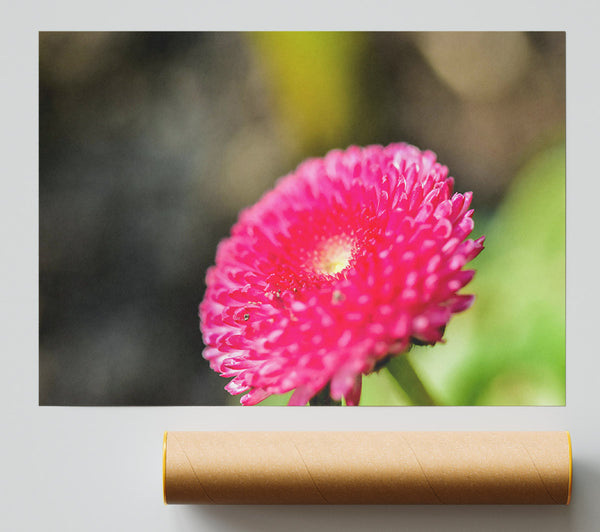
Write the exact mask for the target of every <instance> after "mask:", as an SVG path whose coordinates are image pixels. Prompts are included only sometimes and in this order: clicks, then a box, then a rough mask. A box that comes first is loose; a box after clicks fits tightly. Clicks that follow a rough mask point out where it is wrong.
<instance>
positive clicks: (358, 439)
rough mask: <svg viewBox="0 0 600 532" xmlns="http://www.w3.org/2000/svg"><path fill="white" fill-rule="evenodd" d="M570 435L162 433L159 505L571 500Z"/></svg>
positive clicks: (521, 433)
mask: <svg viewBox="0 0 600 532" xmlns="http://www.w3.org/2000/svg"><path fill="white" fill-rule="evenodd" d="M571 463H572V460H571V440H570V436H569V433H568V432H166V433H165V436H164V446H163V487H164V499H165V503H168V504H173V503H180V504H186V503H187V504H569V500H570V496H571V477H572V473H571V472H572V467H571Z"/></svg>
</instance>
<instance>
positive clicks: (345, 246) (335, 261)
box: [307, 235, 353, 275]
mask: <svg viewBox="0 0 600 532" xmlns="http://www.w3.org/2000/svg"><path fill="white" fill-rule="evenodd" d="M352 248H353V242H352V239H351V238H350V237H349V236H347V235H337V236H334V237H332V238H329V239H327V240H324V241H322V242H320V243H319V244H318V245H317V246H316V247H315V249H314V251H313V252H312V254H311V255H310V257H309V260H308V261H307V267H308V268H309V269H311V270H313V271H314V272H315V273H321V274H325V275H336V274H338V273H340V272H342V271H343V270H345V269H346V268H347V267H348V266H349V265H350V260H351V259H352Z"/></svg>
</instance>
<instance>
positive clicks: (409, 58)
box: [39, 32, 566, 406]
mask: <svg viewBox="0 0 600 532" xmlns="http://www.w3.org/2000/svg"><path fill="white" fill-rule="evenodd" d="M39 75H40V77H39V160H40V174H39V224H40V225H39V229H40V232H39V251H40V252H39V313H40V319H39V403H40V405H240V404H241V405H245V406H252V405H257V406H269V405H290V406H304V405H310V406H323V405H327V406H332V405H336V406H410V405H418V406H422V405H439V406H442V405H452V406H460V405H564V404H565V366H566V353H565V194H566V174H565V122H566V120H565V112H566V109H565V107H566V106H565V91H566V88H565V34H564V33H563V32H408V33H407V32H200V33H195V32H191V33H168V32H153V33H139V32H136V33H127V32H125V33H123V32H119V33H112V32H101V33H94V32H42V33H40V35H39Z"/></svg>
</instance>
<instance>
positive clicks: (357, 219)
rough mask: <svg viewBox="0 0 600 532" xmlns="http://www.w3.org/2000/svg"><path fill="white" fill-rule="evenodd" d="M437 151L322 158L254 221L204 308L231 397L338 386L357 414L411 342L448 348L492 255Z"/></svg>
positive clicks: (263, 204)
mask: <svg viewBox="0 0 600 532" xmlns="http://www.w3.org/2000/svg"><path fill="white" fill-rule="evenodd" d="M447 176H448V169H447V168H446V167H445V166H442V165H441V164H439V163H437V162H436V156H435V154H434V153H432V152H430V151H425V152H421V151H419V150H418V149H417V148H415V147H413V146H409V145H406V144H392V145H389V146H387V147H381V146H368V147H366V148H359V147H355V146H353V147H350V148H348V149H347V150H345V151H340V150H335V151H331V152H329V153H328V154H327V155H326V156H325V157H324V158H322V159H310V160H308V161H306V162H304V163H303V164H301V165H300V166H299V167H298V169H297V170H296V171H295V172H294V173H292V174H289V175H287V176H286V177H284V178H282V179H281V180H280V181H279V182H278V184H277V186H276V187H275V188H274V189H273V190H271V191H270V192H268V193H267V194H266V195H265V196H263V198H262V199H261V200H260V201H259V202H258V203H257V204H256V205H254V206H253V207H250V208H248V209H246V210H244V211H243V212H242V213H241V214H240V217H239V220H238V222H237V223H236V224H235V225H234V227H233V229H232V231H231V236H230V237H229V238H227V239H225V240H223V241H222V242H221V243H220V244H219V247H218V250H217V258H216V266H213V267H212V268H210V269H209V270H208V273H207V276H206V283H207V291H206V295H205V297H204V301H203V302H202V304H201V305H200V318H201V329H202V333H203V336H204V341H205V344H206V349H205V351H204V353H203V354H204V357H205V358H206V359H207V360H209V361H210V366H211V368H212V369H214V370H215V371H218V372H219V373H220V374H221V375H222V376H223V377H233V379H232V380H231V381H230V382H229V384H227V386H226V387H225V388H226V389H227V390H228V391H229V392H230V393H231V394H241V393H244V392H248V393H246V395H244V396H243V397H242V398H241V401H240V402H241V403H242V404H244V405H253V404H256V403H258V402H260V401H262V400H263V399H265V398H266V397H268V396H269V395H271V394H280V393H285V392H288V391H290V390H295V392H294V394H293V395H292V397H291V399H290V404H291V405H302V404H306V403H307V402H308V401H309V400H310V399H311V398H312V397H313V396H314V395H316V394H317V393H318V392H319V391H320V390H321V389H323V388H324V387H325V386H326V385H328V384H329V385H330V390H331V397H332V398H333V399H335V400H340V399H341V398H342V397H345V399H346V402H347V404H349V405H354V404H358V401H359V399H360V391H361V379H362V375H363V374H368V373H370V372H372V371H373V370H374V369H375V368H376V366H377V367H379V366H380V365H381V364H382V363H384V362H385V361H386V360H387V359H388V357H389V356H394V355H399V354H401V353H403V352H406V351H407V350H408V348H409V347H410V345H411V344H412V343H426V344H430V345H433V344H435V343H436V342H439V341H440V340H442V336H443V333H444V330H445V327H446V324H447V323H448V321H449V320H450V317H451V316H452V314H453V313H455V312H461V311H463V310H465V309H467V308H468V307H469V306H470V305H471V303H472V301H473V296H472V295H458V294H457V292H458V290H460V289H461V288H462V287H464V286H465V285H466V284H467V283H468V282H469V281H470V280H471V279H472V278H473V275H474V273H475V272H474V271H473V270H463V269H462V268H463V266H464V265H465V264H466V263H467V262H468V261H470V260H471V259H473V258H474V257H475V256H477V255H478V254H479V252H480V251H481V250H482V249H483V240H484V237H481V238H479V239H477V240H475V241H473V240H465V238H466V237H467V236H468V235H469V234H470V233H471V231H472V229H473V221H472V219H471V215H472V213H473V211H472V210H469V205H470V203H471V195H472V194H471V193H470V192H467V193H466V194H464V195H463V194H453V185H454V180H453V179H452V178H451V177H447Z"/></svg>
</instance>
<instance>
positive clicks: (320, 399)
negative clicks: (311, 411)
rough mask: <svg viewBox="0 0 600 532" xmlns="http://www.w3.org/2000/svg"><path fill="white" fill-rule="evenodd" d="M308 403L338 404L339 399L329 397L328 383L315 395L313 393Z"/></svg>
mask: <svg viewBox="0 0 600 532" xmlns="http://www.w3.org/2000/svg"><path fill="white" fill-rule="evenodd" d="M308 404H309V405H310V406H340V405H341V404H342V402H341V401H334V400H333V399H332V398H331V390H330V389H329V384H328V385H327V386H325V388H323V389H322V390H321V391H320V392H319V393H318V394H317V395H315V396H314V397H313V398H312V399H311V400H310V401H309V402H308Z"/></svg>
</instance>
